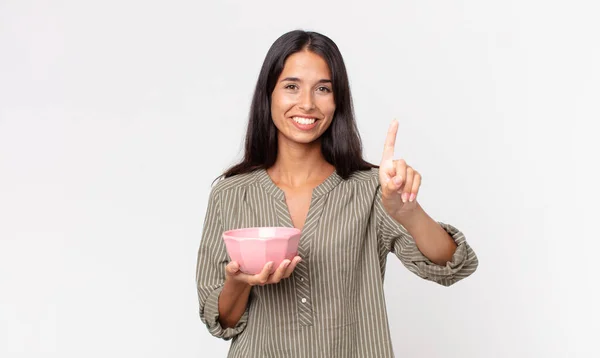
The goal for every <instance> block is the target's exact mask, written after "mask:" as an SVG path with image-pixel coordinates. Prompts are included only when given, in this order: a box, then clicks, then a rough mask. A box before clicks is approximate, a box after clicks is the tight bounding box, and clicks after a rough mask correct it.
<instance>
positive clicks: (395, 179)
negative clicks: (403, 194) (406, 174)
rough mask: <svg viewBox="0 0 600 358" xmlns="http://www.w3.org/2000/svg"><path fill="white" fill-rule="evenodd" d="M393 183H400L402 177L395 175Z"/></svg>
mask: <svg viewBox="0 0 600 358" xmlns="http://www.w3.org/2000/svg"><path fill="white" fill-rule="evenodd" d="M394 184H396V185H400V184H402V177H395V178H394Z"/></svg>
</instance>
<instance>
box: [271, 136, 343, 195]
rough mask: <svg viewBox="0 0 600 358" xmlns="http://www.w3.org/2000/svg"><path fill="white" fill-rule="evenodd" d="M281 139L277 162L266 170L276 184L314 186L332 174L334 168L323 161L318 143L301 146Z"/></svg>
mask: <svg viewBox="0 0 600 358" xmlns="http://www.w3.org/2000/svg"><path fill="white" fill-rule="evenodd" d="M281 139H282V138H280V141H279V146H278V153H277V160H276V161H275V164H273V166H272V167H271V168H269V170H268V171H269V174H270V175H271V177H272V178H273V180H274V181H275V182H276V183H277V184H282V185H285V186H288V187H302V186H306V185H310V186H316V185H318V184H319V183H321V182H322V181H323V180H325V179H326V178H327V177H328V176H329V175H331V173H333V171H334V169H335V168H334V167H333V165H331V164H330V163H328V162H327V161H326V160H325V157H324V156H323V152H322V151H321V143H320V141H318V140H317V141H315V142H313V143H310V144H301V143H295V142H291V141H287V140H281Z"/></svg>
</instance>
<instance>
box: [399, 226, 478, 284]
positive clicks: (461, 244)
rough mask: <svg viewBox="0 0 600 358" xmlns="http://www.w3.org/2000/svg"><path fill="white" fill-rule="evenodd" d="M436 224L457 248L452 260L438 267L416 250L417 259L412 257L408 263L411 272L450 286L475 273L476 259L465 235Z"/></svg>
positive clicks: (451, 228)
mask: <svg viewBox="0 0 600 358" xmlns="http://www.w3.org/2000/svg"><path fill="white" fill-rule="evenodd" d="M438 224H440V226H441V227H442V228H443V229H444V230H446V232H447V233H448V234H449V235H450V236H452V239H453V240H454V242H456V245H457V247H456V250H455V251H454V254H453V255H452V259H451V260H450V261H448V262H447V263H446V265H438V264H435V263H434V262H432V261H431V260H429V259H428V258H427V257H426V256H424V255H423V254H422V253H420V251H418V249H417V250H416V251H418V257H415V256H413V257H411V258H410V259H409V261H411V262H412V264H413V265H414V266H413V269H412V270H411V271H413V270H414V272H415V273H416V274H417V275H419V276H421V277H422V278H425V279H427V280H430V281H434V282H437V283H439V284H441V285H443V286H450V285H452V284H454V283H456V282H457V281H459V280H461V279H463V278H465V277H468V276H469V275H471V274H472V273H473V272H475V270H476V268H477V266H478V259H477V256H476V255H475V252H474V251H473V250H472V249H471V248H470V247H469V245H468V244H467V242H466V239H465V235H464V234H463V233H462V232H461V231H460V230H458V229H457V228H455V227H454V226H452V225H449V224H445V223H442V222H438ZM411 251H412V253H413V254H414V253H415V250H411ZM411 256H412V255H411Z"/></svg>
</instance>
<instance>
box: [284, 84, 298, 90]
mask: <svg viewBox="0 0 600 358" xmlns="http://www.w3.org/2000/svg"><path fill="white" fill-rule="evenodd" d="M285 89H292V90H294V89H298V86H296V85H295V84H293V83H290V84H289V85H286V86H285Z"/></svg>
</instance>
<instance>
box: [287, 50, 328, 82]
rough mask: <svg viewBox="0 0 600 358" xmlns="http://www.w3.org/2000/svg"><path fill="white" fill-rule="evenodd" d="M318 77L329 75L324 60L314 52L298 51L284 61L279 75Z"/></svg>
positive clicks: (322, 77)
mask: <svg viewBox="0 0 600 358" xmlns="http://www.w3.org/2000/svg"><path fill="white" fill-rule="evenodd" d="M288 76H292V77H299V78H300V77H319V80H320V79H324V78H327V79H329V78H330V76H331V72H330V70H329V66H328V65H327V62H325V60H324V59H323V58H322V57H321V56H319V55H317V54H316V53H314V52H310V51H300V52H296V53H294V54H292V55H290V56H289V57H288V58H287V60H286V61H285V65H284V67H283V71H282V72H281V76H280V77H288Z"/></svg>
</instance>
